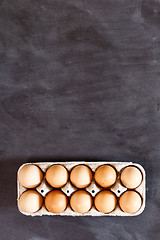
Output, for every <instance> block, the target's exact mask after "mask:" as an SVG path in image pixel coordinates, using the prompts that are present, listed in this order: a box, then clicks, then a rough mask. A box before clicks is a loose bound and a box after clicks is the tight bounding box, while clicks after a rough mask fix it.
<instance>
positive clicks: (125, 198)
mask: <svg viewBox="0 0 160 240" xmlns="http://www.w3.org/2000/svg"><path fill="white" fill-rule="evenodd" d="M119 205H120V208H121V209H122V211H123V212H126V213H131V214H133V213H136V212H137V211H138V210H139V209H140V208H141V205H142V199H141V197H140V195H139V194H138V193H137V192H135V191H132V190H130V191H126V192H124V193H123V194H122V195H121V196H120V199H119Z"/></svg>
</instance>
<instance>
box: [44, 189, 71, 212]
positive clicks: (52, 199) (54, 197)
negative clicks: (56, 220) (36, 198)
mask: <svg viewBox="0 0 160 240" xmlns="http://www.w3.org/2000/svg"><path fill="white" fill-rule="evenodd" d="M67 205H68V199H67V196H66V195H65V194H64V193H63V192H62V191H61V190H53V191H51V192H49V193H48V194H47V196H46V198H45V206H46V209H47V210H48V211H49V212H52V213H61V212H64V210H65V209H66V208H67Z"/></svg>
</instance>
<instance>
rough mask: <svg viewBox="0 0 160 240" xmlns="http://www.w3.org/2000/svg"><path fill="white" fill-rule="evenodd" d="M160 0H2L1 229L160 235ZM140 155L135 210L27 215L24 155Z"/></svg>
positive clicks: (35, 235)
mask: <svg viewBox="0 0 160 240" xmlns="http://www.w3.org/2000/svg"><path fill="white" fill-rule="evenodd" d="M159 29H160V1H152V0H151V1H148V0H146V1H139V0H137V1H125V0H123V1H120V0H119V1H112V0H110V1H108V0H102V1H98V0H92V1H89V0H88V1H82V0H76V1H74V0H67V1H62V0H59V1H55V0H50V1H42V0H41V1H40V0H39V1H29V0H21V1H20V0H17V1H12V0H6V1H2V0H1V1H0V54H1V55H0V56H1V57H0V238H1V239H2V240H6V239H11V240H17V239H24V240H25V239H27V240H28V239H29V240H45V239H56V240H60V239H66V240H68V239H74V240H78V239H95V240H101V239H110V240H117V239H123V240H125V239H126V240H132V239H134V240H135V239H136V240H139V239H140V240H150V239H154V240H158V239H160V230H159V229H160V218H159V210H160V160H159V158H160V121H159V115H160V111H159V104H160V96H159V93H160V79H159V77H160V48H159V46H160V30H159ZM38 160H41V161H46V160H47V161H48V160H53V161H56V160H62V161H65V160H87V161H89V160H92V161H94V160H120V161H135V162H138V163H140V164H142V165H143V166H144V168H145V169H146V171H147V190H148V191H147V206H146V210H145V211H144V213H143V214H142V215H140V216H138V217H131V218H129V217H123V218H121V217H97V218H94V217H80V218H78V217H76V218H72V217H35V218H31V217H26V216H23V215H22V214H20V213H19V212H18V210H17V207H16V171H17V169H18V167H19V166H20V165H21V164H22V163H24V162H28V161H38Z"/></svg>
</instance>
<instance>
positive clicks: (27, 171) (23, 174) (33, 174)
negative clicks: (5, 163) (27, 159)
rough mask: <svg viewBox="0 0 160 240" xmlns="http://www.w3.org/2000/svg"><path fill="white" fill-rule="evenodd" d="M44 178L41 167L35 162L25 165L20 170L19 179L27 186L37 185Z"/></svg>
mask: <svg viewBox="0 0 160 240" xmlns="http://www.w3.org/2000/svg"><path fill="white" fill-rule="evenodd" d="M42 179H43V173H42V171H41V169H40V168H39V167H38V166H36V165H34V164H27V165H24V166H23V167H22V168H21V169H20V170H19V172H18V180H19V182H20V183H21V184H22V186H24V187H26V188H35V187H37V186H38V185H39V184H40V183H41V181H42Z"/></svg>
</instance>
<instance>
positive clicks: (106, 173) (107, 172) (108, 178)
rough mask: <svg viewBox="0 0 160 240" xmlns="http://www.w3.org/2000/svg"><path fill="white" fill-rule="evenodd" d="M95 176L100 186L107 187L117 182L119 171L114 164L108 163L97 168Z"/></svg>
mask: <svg viewBox="0 0 160 240" xmlns="http://www.w3.org/2000/svg"><path fill="white" fill-rule="evenodd" d="M94 178H95V181H96V182H97V183H98V185H99V186H101V187H104V188H107V187H110V186H112V185H113V184H114V183H115V181H116V179H117V173H116V170H115V169H114V168H113V167H112V166H110V165H107V164H106V165H102V166H100V167H98V168H97V170H96V172H95V176H94Z"/></svg>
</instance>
